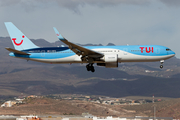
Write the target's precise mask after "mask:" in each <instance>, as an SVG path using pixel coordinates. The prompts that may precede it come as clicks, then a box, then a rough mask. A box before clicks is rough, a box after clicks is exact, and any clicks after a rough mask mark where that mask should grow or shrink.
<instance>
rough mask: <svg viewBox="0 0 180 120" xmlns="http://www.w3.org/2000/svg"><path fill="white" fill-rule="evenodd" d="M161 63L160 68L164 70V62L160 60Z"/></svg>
mask: <svg viewBox="0 0 180 120" xmlns="http://www.w3.org/2000/svg"><path fill="white" fill-rule="evenodd" d="M160 63H161V65H160V68H161V69H162V68H163V63H164V60H160Z"/></svg>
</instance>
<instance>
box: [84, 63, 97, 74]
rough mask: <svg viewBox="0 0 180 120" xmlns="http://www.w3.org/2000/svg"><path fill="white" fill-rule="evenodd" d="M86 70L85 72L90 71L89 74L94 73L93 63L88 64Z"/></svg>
mask: <svg viewBox="0 0 180 120" xmlns="http://www.w3.org/2000/svg"><path fill="white" fill-rule="evenodd" d="M86 68H87V71H91V72H94V71H95V69H94V66H93V63H89V64H87V65H86Z"/></svg>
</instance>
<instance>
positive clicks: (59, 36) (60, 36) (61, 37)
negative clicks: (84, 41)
mask: <svg viewBox="0 0 180 120" xmlns="http://www.w3.org/2000/svg"><path fill="white" fill-rule="evenodd" d="M53 29H54V32H55V33H56V35H57V37H58V38H59V40H66V39H65V38H64V37H63V36H62V35H61V34H60V33H59V31H58V30H57V29H56V28H55V27H53Z"/></svg>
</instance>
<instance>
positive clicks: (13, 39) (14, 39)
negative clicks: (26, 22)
mask: <svg viewBox="0 0 180 120" xmlns="http://www.w3.org/2000/svg"><path fill="white" fill-rule="evenodd" d="M24 37H25V36H24V35H23V36H22V38H24ZM12 41H13V42H14V44H15V45H17V46H19V45H21V44H22V43H23V40H21V42H20V43H17V42H16V38H12Z"/></svg>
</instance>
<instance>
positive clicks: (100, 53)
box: [5, 22, 175, 72]
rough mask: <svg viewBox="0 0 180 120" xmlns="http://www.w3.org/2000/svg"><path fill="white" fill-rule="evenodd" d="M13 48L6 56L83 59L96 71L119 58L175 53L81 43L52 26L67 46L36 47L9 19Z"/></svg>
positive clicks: (159, 58) (150, 59)
mask: <svg viewBox="0 0 180 120" xmlns="http://www.w3.org/2000/svg"><path fill="white" fill-rule="evenodd" d="M5 26H6V28H7V31H8V33H9V35H10V38H11V41H12V43H13V45H14V48H15V49H13V48H8V47H7V48H5V49H7V50H8V51H10V53H9V56H12V57H15V58H21V59H25V60H32V61H37V62H43V63H51V64H60V63H70V64H71V63H86V64H87V65H86V69H87V71H91V72H95V69H94V66H93V65H94V64H97V66H104V67H106V68H116V67H118V63H121V62H154V61H160V68H161V69H162V68H163V63H164V60H166V59H169V58H171V57H173V56H175V52H173V51H172V50H171V49H169V48H168V47H165V46H160V45H127V46H80V45H77V44H74V43H72V42H70V41H68V40H67V39H65V38H64V37H63V36H62V35H61V34H60V33H59V32H58V31H57V29H56V28H55V27H53V29H54V31H55V34H56V35H57V37H58V39H59V40H60V41H62V42H63V43H65V44H66V45H67V46H68V47H65V46H62V47H43V48H41V47H39V46H37V45H35V44H34V43H33V42H32V41H31V40H30V39H28V38H27V37H26V36H25V35H24V34H23V33H22V32H21V31H20V30H19V29H18V28H17V27H16V26H15V25H14V24H13V23H12V22H5Z"/></svg>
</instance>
